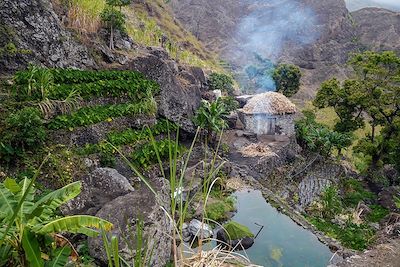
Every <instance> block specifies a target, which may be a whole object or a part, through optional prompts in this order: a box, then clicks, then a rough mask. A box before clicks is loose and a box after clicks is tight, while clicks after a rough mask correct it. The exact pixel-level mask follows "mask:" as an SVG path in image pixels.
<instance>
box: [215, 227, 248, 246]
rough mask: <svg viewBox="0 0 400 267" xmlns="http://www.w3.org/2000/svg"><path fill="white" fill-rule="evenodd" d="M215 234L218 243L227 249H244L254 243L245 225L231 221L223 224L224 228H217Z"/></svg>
mask: <svg viewBox="0 0 400 267" xmlns="http://www.w3.org/2000/svg"><path fill="white" fill-rule="evenodd" d="M228 232H229V235H228ZM216 236H217V240H218V241H217V242H218V244H220V245H221V246H222V247H228V248H229V249H234V250H244V249H248V248H250V247H251V246H253V244H254V235H253V234H252V233H251V232H250V230H249V229H248V228H247V227H246V226H244V225H241V224H239V223H236V222H233V221H231V222H228V223H227V224H225V225H224V228H219V229H218V230H217V234H216Z"/></svg>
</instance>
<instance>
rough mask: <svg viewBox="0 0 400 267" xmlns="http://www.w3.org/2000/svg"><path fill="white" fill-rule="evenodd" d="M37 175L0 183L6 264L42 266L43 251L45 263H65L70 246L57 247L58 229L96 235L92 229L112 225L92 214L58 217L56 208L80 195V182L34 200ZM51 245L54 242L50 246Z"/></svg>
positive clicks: (1, 259)
mask: <svg viewBox="0 0 400 267" xmlns="http://www.w3.org/2000/svg"><path fill="white" fill-rule="evenodd" d="M38 173H39V172H37V173H36V176H35V177H34V178H33V179H32V180H29V179H27V178H25V179H23V180H22V181H21V182H20V183H17V182H16V181H15V180H13V179H10V178H8V179H6V180H5V181H4V182H3V183H1V184H0V192H1V195H2V198H1V199H0V206H1V207H2V213H1V216H0V223H1V226H0V228H1V229H0V233H1V234H0V237H1V241H0V252H1V253H0V262H1V264H2V265H7V266H26V263H29V265H30V266H37V267H44V266H45V261H44V260H43V253H44V254H46V255H48V256H49V257H50V259H49V260H46V266H64V265H65V264H66V263H67V262H68V257H69V255H70V253H71V249H70V248H69V247H68V246H63V247H59V248H57V247H56V245H55V241H54V239H53V238H54V234H56V233H61V232H70V233H82V234H85V235H88V236H92V237H95V236H97V235H98V232H97V231H95V230H93V229H92V228H97V229H100V228H102V229H105V230H110V229H111V228H112V224H111V223H109V222H107V221H105V220H103V219H100V218H97V217H93V216H87V215H74V216H67V217H57V216H56V209H57V208H59V207H60V206H61V205H62V204H64V203H66V202H67V201H69V200H71V199H73V198H74V197H76V196H77V195H79V193H80V190H81V183H80V182H75V183H72V184H69V185H67V186H65V187H63V188H61V189H58V190H56V191H53V192H51V193H49V194H47V195H45V196H43V197H42V198H40V199H39V200H37V201H35V191H36V190H35V188H34V186H33V184H34V181H35V180H36V177H37V174H38ZM50 244H53V245H50Z"/></svg>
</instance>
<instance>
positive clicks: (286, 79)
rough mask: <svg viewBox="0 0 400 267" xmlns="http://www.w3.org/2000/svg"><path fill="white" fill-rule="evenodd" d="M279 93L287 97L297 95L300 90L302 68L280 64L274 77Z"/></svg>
mask: <svg viewBox="0 0 400 267" xmlns="http://www.w3.org/2000/svg"><path fill="white" fill-rule="evenodd" d="M272 77H273V78H274V81H275V84H276V89H277V91H278V92H280V93H282V94H284V95H285V96H287V97H291V96H293V95H294V94H296V93H297V91H298V90H299V88H300V79H301V72H300V68H299V67H297V66H295V65H292V64H279V65H278V66H277V67H276V69H275V70H274V73H273V75H272Z"/></svg>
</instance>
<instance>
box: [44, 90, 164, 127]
mask: <svg viewBox="0 0 400 267" xmlns="http://www.w3.org/2000/svg"><path fill="white" fill-rule="evenodd" d="M155 112H156V103H155V102H154V99H153V98H149V99H146V100H144V101H141V102H137V103H124V104H115V105H104V106H94V107H84V108H81V109H79V110H77V111H75V112H73V113H71V114H68V115H60V116H57V117H55V118H54V119H52V120H51V121H50V122H49V123H48V125H47V127H48V128H49V129H52V130H58V129H73V128H76V127H81V126H87V125H91V124H95V123H99V122H102V121H106V120H112V119H113V118H117V117H123V116H128V115H137V114H154V113H155Z"/></svg>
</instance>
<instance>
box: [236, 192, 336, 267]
mask: <svg viewBox="0 0 400 267" xmlns="http://www.w3.org/2000/svg"><path fill="white" fill-rule="evenodd" d="M234 195H235V196H236V198H237V209H238V210H237V213H236V214H235V216H234V217H233V218H232V220H234V221H237V222H239V223H241V224H243V225H246V226H247V227H249V228H250V230H251V231H252V232H253V233H257V232H258V230H259V229H260V227H259V226H258V225H256V224H255V223H257V224H260V225H264V228H263V230H262V231H261V233H260V234H259V235H258V237H257V239H256V241H255V243H254V245H253V246H252V247H251V248H250V249H248V250H246V252H245V253H246V254H247V256H248V258H249V259H250V260H251V262H252V263H254V264H258V265H261V266H266V267H277V266H290V267H305V266H307V267H322V266H327V265H328V264H329V260H330V258H331V257H332V252H331V251H330V250H329V248H328V247H327V246H325V245H324V244H323V243H321V242H320V241H319V240H318V238H317V237H316V236H315V235H314V234H313V233H311V232H310V231H308V230H306V229H304V228H303V227H301V226H299V225H298V224H296V223H295V222H294V221H293V220H292V219H290V218H289V217H288V216H286V215H284V214H282V213H280V212H279V211H278V210H277V209H275V208H274V207H272V206H271V205H270V204H269V203H268V202H267V201H266V200H265V199H264V197H263V196H262V194H261V192H260V191H255V190H245V191H238V192H236V193H235V194H234ZM243 253H244V252H243Z"/></svg>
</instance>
